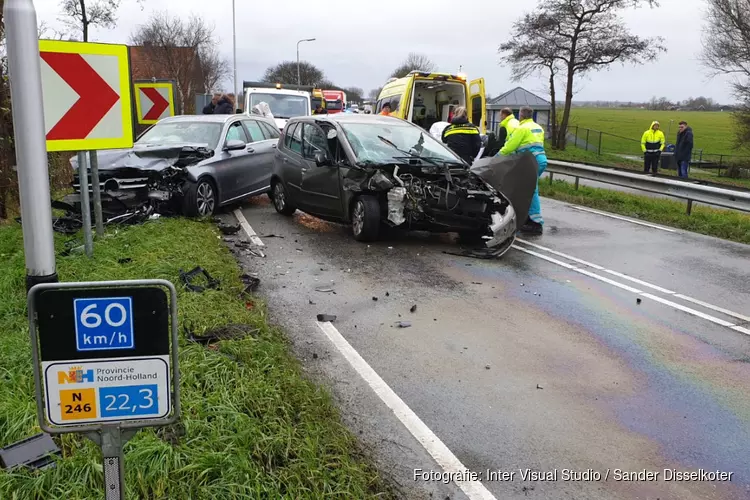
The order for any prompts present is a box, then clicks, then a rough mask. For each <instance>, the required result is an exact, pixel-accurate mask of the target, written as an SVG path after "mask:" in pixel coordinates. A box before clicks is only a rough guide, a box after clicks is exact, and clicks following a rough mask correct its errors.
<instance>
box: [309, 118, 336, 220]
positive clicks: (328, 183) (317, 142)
mask: <svg viewBox="0 0 750 500" xmlns="http://www.w3.org/2000/svg"><path fill="white" fill-rule="evenodd" d="M317 152H322V153H325V154H326V156H327V157H328V158H332V157H333V156H332V155H331V152H330V151H329V148H328V139H327V137H326V134H325V132H324V131H323V129H321V128H320V127H318V126H317V125H315V124H314V123H304V124H303V130H302V157H303V159H304V162H305V164H306V168H303V169H302V192H303V195H304V196H305V198H306V199H307V200H309V204H310V207H311V209H312V210H314V211H315V212H316V213H319V214H321V215H331V216H335V217H340V216H341V199H340V196H341V195H340V192H339V168H338V167H337V166H332V165H325V166H320V167H319V166H318V165H317V164H316V163H315V153H317Z"/></svg>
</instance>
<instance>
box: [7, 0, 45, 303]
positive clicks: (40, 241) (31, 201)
mask: <svg viewBox="0 0 750 500" xmlns="http://www.w3.org/2000/svg"><path fill="white" fill-rule="evenodd" d="M3 19H4V22H3V24H4V26H5V36H6V43H7V51H8V74H9V81H10V90H11V100H12V102H13V130H14V131H15V138H14V139H15V141H16V166H17V169H18V190H19V194H20V201H21V215H22V217H23V218H22V227H23V247H24V256H25V259H26V286H27V288H29V289H30V288H31V287H32V286H34V285H36V284H39V283H50V282H57V281H58V280H57V269H56V263H55V244H54V238H53V234H52V207H51V204H50V198H51V196H50V188H49V165H48V164H47V143H46V133H45V127H44V104H43V101H42V75H41V69H40V65H39V63H38V61H39V40H38V39H37V18H36V10H35V9H34V3H33V1H32V0H5V5H4V8H3Z"/></svg>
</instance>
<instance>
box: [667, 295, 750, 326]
mask: <svg viewBox="0 0 750 500" xmlns="http://www.w3.org/2000/svg"><path fill="white" fill-rule="evenodd" d="M675 297H678V298H680V299H682V300H687V301H688V302H692V303H693V304H698V305H699V306H703V307H705V308H707V309H713V310H714V311H716V312H720V313H722V314H726V315H727V316H731V317H733V318H737V319H740V320H742V321H743V322H746V323H750V317H748V316H744V315H742V314H740V313H736V312H733V311H730V310H729V309H724V308H723V307H719V306H715V305H713V304H709V303H708V302H703V301H702V300H698V299H694V298H693V297H688V296H687V295H682V294H681V293H677V294H675Z"/></svg>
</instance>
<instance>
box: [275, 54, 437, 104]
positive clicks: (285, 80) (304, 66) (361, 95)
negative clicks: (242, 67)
mask: <svg viewBox="0 0 750 500" xmlns="http://www.w3.org/2000/svg"><path fill="white" fill-rule="evenodd" d="M436 68H437V65H436V64H435V63H434V62H433V61H432V60H431V59H430V58H429V57H427V56H425V55H423V54H417V53H414V52H412V53H410V54H408V55H407V56H406V58H405V59H404V60H403V61H402V62H401V63H400V64H399V65H398V66H397V67H396V68H395V69H394V70H393V71H391V73H390V75H389V77H391V78H401V77H404V76H406V75H408V74H409V72H411V71H415V70H419V71H435V69H436ZM261 81H263V82H266V83H281V84H283V85H286V86H294V85H296V84H297V83H298V82H297V62H296V61H283V62H280V63H278V64H276V65H274V66H271V67H269V68H268V69H266V71H265V73H264V74H263V77H262V79H261ZM299 84H300V85H304V86H311V85H313V86H316V87H317V88H321V89H326V90H343V91H344V92H346V96H347V99H348V100H349V101H354V102H362V101H363V100H365V99H366V98H367V99H371V100H375V99H377V97H378V94H380V91H381V90H382V87H378V88H374V89H372V90H370V91H369V92H368V93H367V94H365V92H364V90H363V89H361V88H360V87H340V86H338V85H336V84H335V83H333V82H332V81H331V80H330V79H329V78H328V77H327V76H326V75H325V73H324V72H323V70H322V69H320V68H319V67H317V66H315V65H314V64H312V63H310V62H308V61H300V63H299Z"/></svg>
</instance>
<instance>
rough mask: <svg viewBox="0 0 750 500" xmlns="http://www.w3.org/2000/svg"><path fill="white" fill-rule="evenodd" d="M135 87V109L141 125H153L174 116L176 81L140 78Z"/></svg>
mask: <svg viewBox="0 0 750 500" xmlns="http://www.w3.org/2000/svg"><path fill="white" fill-rule="evenodd" d="M133 86H134V87H135V111H136V113H135V114H136V119H137V121H138V124H139V125H153V124H154V123H156V122H158V121H159V120H161V119H162V118H166V117H168V116H174V115H175V111H174V88H175V86H174V82H172V81H171V80H139V81H136V82H135V83H134V84H133Z"/></svg>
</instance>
